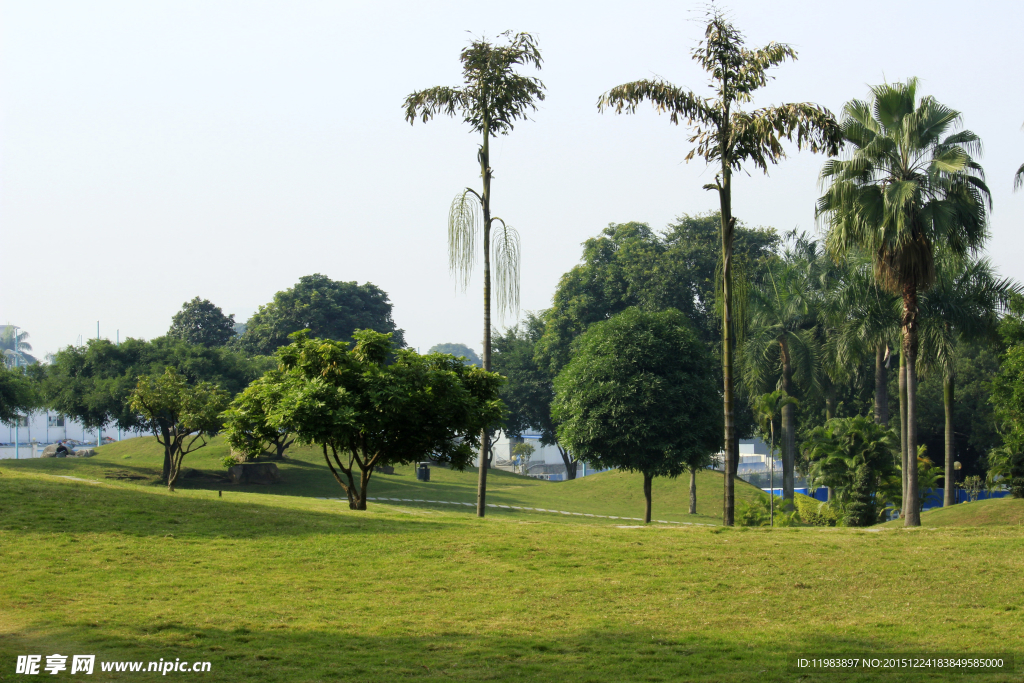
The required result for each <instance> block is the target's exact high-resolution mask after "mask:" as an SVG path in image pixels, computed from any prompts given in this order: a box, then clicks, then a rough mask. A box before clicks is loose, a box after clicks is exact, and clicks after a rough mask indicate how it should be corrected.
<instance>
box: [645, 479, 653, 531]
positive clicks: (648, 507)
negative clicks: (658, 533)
mask: <svg viewBox="0 0 1024 683" xmlns="http://www.w3.org/2000/svg"><path fill="white" fill-rule="evenodd" d="M651 479H652V477H651V476H650V475H648V474H645V475H644V500H645V501H646V509H645V510H644V522H645V523H646V524H650V523H651Z"/></svg>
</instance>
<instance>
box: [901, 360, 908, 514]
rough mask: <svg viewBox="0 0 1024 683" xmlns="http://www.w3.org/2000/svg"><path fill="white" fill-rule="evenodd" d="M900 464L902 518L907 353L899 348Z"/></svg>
mask: <svg viewBox="0 0 1024 683" xmlns="http://www.w3.org/2000/svg"><path fill="white" fill-rule="evenodd" d="M900 462H901V463H902V464H901V465H900V468H901V471H902V476H903V510H902V512H901V513H900V514H901V515H902V516H903V518H904V519H906V516H907V470H908V469H909V467H910V466H909V464H908V463H909V462H910V461H909V459H908V458H907V354H906V351H905V350H904V349H902V348H901V349H900Z"/></svg>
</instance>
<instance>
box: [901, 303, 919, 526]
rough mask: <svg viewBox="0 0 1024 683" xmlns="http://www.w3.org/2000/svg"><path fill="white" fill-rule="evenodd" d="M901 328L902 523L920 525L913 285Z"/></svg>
mask: <svg viewBox="0 0 1024 683" xmlns="http://www.w3.org/2000/svg"><path fill="white" fill-rule="evenodd" d="M903 320H904V324H903V329H904V342H903V345H904V347H905V350H906V353H907V461H908V467H907V498H908V500H909V504H905V505H904V507H906V509H907V516H906V518H905V519H904V522H903V525H904V526H908V527H914V526H921V509H920V507H919V503H918V499H919V497H920V496H919V491H918V484H917V286H916V283H912V284H908V285H905V286H904V288H903Z"/></svg>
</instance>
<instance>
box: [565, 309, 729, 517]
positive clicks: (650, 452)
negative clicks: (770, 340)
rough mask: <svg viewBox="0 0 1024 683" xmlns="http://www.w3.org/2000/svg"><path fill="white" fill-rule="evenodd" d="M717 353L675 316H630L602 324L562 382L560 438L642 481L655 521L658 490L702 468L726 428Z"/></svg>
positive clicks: (583, 456) (632, 312) (587, 336)
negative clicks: (658, 482)
mask: <svg viewBox="0 0 1024 683" xmlns="http://www.w3.org/2000/svg"><path fill="white" fill-rule="evenodd" d="M709 361H710V352H709V351H708V349H707V346H706V345H705V344H703V343H702V342H701V341H700V340H699V339H698V338H697V335H696V334H695V333H694V332H693V330H692V329H691V328H690V324H689V321H688V320H687V319H686V316H684V315H683V314H682V313H680V312H679V311H676V310H668V311H662V312H659V313H649V312H646V311H643V310H641V309H639V308H630V309H627V310H626V311H623V312H622V313H619V314H618V315H616V316H614V317H612V318H611V319H609V320H606V321H604V322H599V323H595V324H594V325H591V326H590V328H589V329H588V330H587V331H586V332H585V333H584V334H583V336H582V337H580V339H579V341H578V343H577V346H576V353H575V355H574V356H573V359H572V360H571V361H569V364H568V365H566V366H565V369H563V370H562V372H561V373H559V375H558V377H557V378H556V379H555V401H554V404H553V406H552V413H553V416H554V418H555V421H556V423H557V424H558V438H559V441H560V442H561V443H562V444H564V445H565V446H566V447H567V448H568V449H569V450H570V451H572V452H573V454H574V455H575V456H576V457H578V458H579V459H580V460H583V461H585V462H587V463H591V464H593V465H594V466H596V467H617V468H621V469H625V470H629V471H631V472H639V473H641V474H642V475H643V478H644V499H645V501H646V509H645V512H644V520H645V521H646V522H650V521H651V482H652V481H653V479H654V478H655V477H677V476H679V475H680V474H682V473H683V472H685V471H687V470H688V469H690V468H691V467H698V466H700V464H701V463H704V462H706V461H707V458H708V457H709V456H710V455H711V454H713V453H715V451H717V450H718V446H719V444H720V443H721V436H722V426H721V422H720V421H719V420H718V419H716V417H717V414H718V406H719V403H718V401H719V395H718V392H717V390H716V389H715V376H714V373H712V372H711V371H710V365H711V363H710V362H709Z"/></svg>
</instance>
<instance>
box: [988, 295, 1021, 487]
mask: <svg viewBox="0 0 1024 683" xmlns="http://www.w3.org/2000/svg"><path fill="white" fill-rule="evenodd" d="M999 333H1000V336H1001V337H1002V339H1003V342H1004V343H1005V344H1006V345H1007V348H1006V352H1005V353H1004V354H1003V356H1002V358H1001V359H1000V365H999V372H998V374H997V375H996V377H995V379H994V380H993V381H992V388H991V399H990V400H991V403H992V406H993V408H994V410H995V418H996V420H997V424H998V428H999V431H1000V434H1001V436H1002V442H1003V445H1002V447H1000V448H999V449H995V450H994V451H993V452H992V453H991V454H990V460H991V462H990V466H991V467H992V469H993V470H994V472H993V474H995V475H996V476H999V477H1002V478H1003V481H1004V482H1007V483H1009V485H1010V488H1011V490H1012V491H1013V494H1014V496H1016V497H1018V498H1024V297H1021V296H1014V297H1013V298H1012V300H1011V302H1010V313H1009V314H1008V315H1007V316H1006V317H1005V318H1003V320H1002V322H1001V324H1000V329H999Z"/></svg>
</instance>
